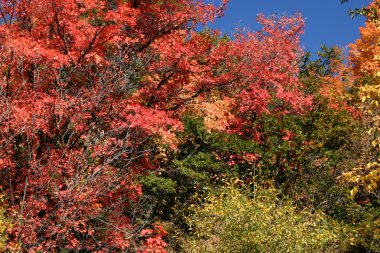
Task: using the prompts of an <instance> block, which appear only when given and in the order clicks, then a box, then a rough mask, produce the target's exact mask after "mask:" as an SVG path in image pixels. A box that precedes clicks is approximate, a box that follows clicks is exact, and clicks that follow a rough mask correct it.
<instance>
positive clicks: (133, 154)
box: [0, 0, 310, 252]
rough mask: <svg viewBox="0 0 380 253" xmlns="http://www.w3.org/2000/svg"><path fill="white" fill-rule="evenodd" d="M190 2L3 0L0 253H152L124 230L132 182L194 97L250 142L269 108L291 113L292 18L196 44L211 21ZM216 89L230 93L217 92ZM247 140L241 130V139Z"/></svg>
mask: <svg viewBox="0 0 380 253" xmlns="http://www.w3.org/2000/svg"><path fill="white" fill-rule="evenodd" d="M226 3H227V1H223V2H222V3H221V6H220V7H216V6H214V5H211V4H205V3H204V2H203V1H194V0H166V1H148V0H133V1H132V0H131V1H119V0H97V1H92V0H91V1H90V0H79V1H78V0H2V1H1V5H0V18H1V25H0V45H1V46H0V70H1V74H0V75H1V78H0V175H1V177H2V178H3V180H2V181H1V183H0V184H1V187H2V188H3V190H4V191H6V193H7V194H8V196H9V207H10V209H9V213H10V214H11V215H13V216H14V219H15V221H16V222H15V225H14V227H13V228H12V231H11V232H10V233H11V235H10V242H9V249H14V250H20V251H26V250H31V251H32V252H33V250H35V251H36V250H40V251H43V252H55V251H59V250H60V249H63V248H65V249H67V250H72V251H75V252H76V251H78V250H87V251H91V252H118V251H122V250H126V249H134V250H139V251H143V252H164V247H165V246H166V244H165V242H163V241H162V237H163V236H165V234H166V233H165V232H164V231H163V230H162V228H161V227H157V226H156V229H155V230H151V229H148V230H146V227H149V225H150V224H145V230H142V229H144V227H141V226H138V225H137V224H135V223H134V222H133V220H132V218H131V211H130V207H131V204H132V203H133V202H134V201H136V200H137V199H138V197H139V195H141V194H142V193H141V189H140V186H139V185H138V184H136V183H135V178H136V176H138V175H140V174H142V173H145V172H146V171H149V170H152V169H154V168H155V166H156V164H155V161H154V159H152V152H151V151H152V149H154V146H155V145H156V144H160V143H165V144H167V145H169V146H172V147H173V148H175V132H176V131H180V130H181V129H182V124H181V121H180V116H181V114H183V113H184V112H185V111H186V108H187V105H188V104H189V103H191V102H192V101H194V100H195V99H197V100H198V101H199V100H207V98H208V96H211V95H212V96H215V94H220V96H221V98H223V97H229V100H230V101H235V102H234V103H233V104H234V106H233V108H231V110H232V112H233V113H234V114H235V116H236V121H234V122H233V123H231V129H233V130H231V131H233V132H239V133H243V132H244V131H245V132H246V133H245V134H250V135H253V132H254V129H252V128H250V120H251V118H252V117H254V115H256V114H260V113H263V112H267V111H270V110H269V104H270V103H269V102H270V101H271V100H272V99H273V98H276V99H279V100H281V101H282V102H281V103H282V105H281V106H278V107H276V108H275V109H274V110H272V109H271V110H272V111H281V112H282V113H290V112H296V113H300V112H302V111H303V110H304V109H305V108H308V107H309V106H310V98H305V97H304V96H302V94H301V92H300V91H299V90H298V88H299V86H300V84H299V81H298V78H297V73H298V68H297V64H296V63H297V59H298V57H299V54H300V52H301V50H300V49H299V47H298V35H299V34H300V31H301V28H302V26H303V22H302V19H301V18H300V17H298V16H297V17H293V18H283V19H276V18H268V19H267V18H264V17H263V16H260V17H259V21H260V22H261V23H262V24H263V27H264V28H263V29H262V30H261V31H259V32H256V33H249V34H247V35H241V34H240V35H237V36H236V38H235V39H234V40H222V39H220V36H219V34H218V32H216V31H212V30H210V31H208V32H196V30H195V28H196V26H197V25H198V24H199V23H206V22H210V21H212V20H213V19H214V18H216V17H218V16H221V15H222V14H223V10H224V8H225V5H226ZM227 88H228V89H227ZM247 129H249V130H248V131H246V130H247Z"/></svg>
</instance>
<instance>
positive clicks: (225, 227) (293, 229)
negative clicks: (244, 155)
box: [184, 186, 342, 253]
mask: <svg viewBox="0 0 380 253" xmlns="http://www.w3.org/2000/svg"><path fill="white" fill-rule="evenodd" d="M251 195H252V194H250V193H249V192H247V191H246V190H242V189H240V190H239V189H237V188H236V186H227V187H225V188H223V189H222V191H221V192H220V193H219V194H218V195H210V196H208V197H206V199H205V202H206V203H205V204H204V205H203V206H194V207H193V211H194V213H193V215H191V216H189V217H188V222H189V224H190V226H191V228H192V236H191V237H190V238H185V239H184V241H185V243H184V249H185V251H186V252H246V253H249V252H323V251H328V252H333V251H334V250H337V248H336V247H337V246H338V243H339V239H340V238H339V236H338V234H339V232H342V231H339V229H341V227H339V225H338V224H334V223H331V222H329V221H328V219H327V217H326V216H325V215H324V214H323V213H321V212H312V211H311V210H302V211H299V210H297V209H296V207H295V206H294V205H292V203H291V201H290V200H287V199H279V198H278V192H277V191H276V190H274V189H258V190H257V191H255V192H254V196H251Z"/></svg>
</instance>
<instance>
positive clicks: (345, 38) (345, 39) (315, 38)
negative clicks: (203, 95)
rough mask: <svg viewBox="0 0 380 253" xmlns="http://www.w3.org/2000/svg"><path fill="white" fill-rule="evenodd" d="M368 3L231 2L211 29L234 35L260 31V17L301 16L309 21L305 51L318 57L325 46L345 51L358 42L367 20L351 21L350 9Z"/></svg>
mask: <svg viewBox="0 0 380 253" xmlns="http://www.w3.org/2000/svg"><path fill="white" fill-rule="evenodd" d="M214 2H217V1H214ZM369 2H370V1H369V0H350V1H349V2H348V3H345V4H341V3H340V0H316V1H312V0H303V1H302V0H230V3H229V5H228V9H227V12H226V14H225V16H224V17H222V18H221V19H218V20H216V21H215V23H214V24H212V25H210V26H211V27H213V28H218V29H219V30H221V31H222V32H223V33H226V34H231V33H233V32H234V30H235V28H248V29H249V30H257V29H258V28H259V26H258V25H257V23H256V14H258V13H264V14H266V15H270V14H273V13H277V14H279V15H283V14H288V15H291V14H294V13H296V12H300V13H302V15H303V17H305V18H306V27H305V34H304V35H303V37H302V41H301V44H302V46H303V47H304V49H305V50H306V51H311V52H312V53H315V52H316V51H318V50H319V48H320V46H321V45H322V44H325V45H327V46H334V45H337V46H340V47H346V46H347V45H348V44H349V43H351V42H354V41H355V39H357V38H359V26H362V25H363V24H364V18H363V17H356V18H354V19H352V18H351V17H350V16H349V14H348V13H347V11H348V9H349V8H355V7H361V6H363V5H364V6H366V5H367V4H368V3H369Z"/></svg>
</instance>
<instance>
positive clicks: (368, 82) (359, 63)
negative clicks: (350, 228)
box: [342, 0, 380, 197]
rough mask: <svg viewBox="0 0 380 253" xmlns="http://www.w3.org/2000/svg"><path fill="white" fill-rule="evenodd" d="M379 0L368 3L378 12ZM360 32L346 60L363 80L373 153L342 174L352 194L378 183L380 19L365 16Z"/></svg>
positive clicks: (367, 189) (370, 190)
mask: <svg viewBox="0 0 380 253" xmlns="http://www.w3.org/2000/svg"><path fill="white" fill-rule="evenodd" d="M379 3H380V0H375V1H373V2H372V3H371V4H370V6H369V7H370V8H372V9H376V10H377V13H378V15H380V9H379ZM360 34H361V38H360V39H358V40H356V42H355V44H352V45H351V46H350V47H351V51H350V61H351V63H352V66H353V67H352V70H353V72H354V74H355V75H356V78H357V79H358V80H359V79H364V80H365V83H364V85H363V86H362V87H361V89H360V91H361V101H362V111H363V112H364V115H365V120H366V123H367V126H368V129H367V134H368V137H369V139H370V145H371V146H372V147H373V149H374V151H375V157H372V158H371V159H370V161H368V163H367V164H366V165H363V166H362V167H358V168H355V169H354V170H352V171H350V172H347V173H345V174H343V175H342V178H343V179H344V180H345V181H348V182H350V183H353V184H354V185H355V186H354V188H353V189H352V191H351V195H352V196H353V197H354V196H355V195H356V194H357V192H358V190H359V186H362V187H363V188H364V190H365V191H367V192H374V191H375V190H376V189H377V188H378V185H379V183H380V108H379V102H380V43H379V42H380V20H371V19H368V20H367V21H366V23H365V26H364V27H362V28H360Z"/></svg>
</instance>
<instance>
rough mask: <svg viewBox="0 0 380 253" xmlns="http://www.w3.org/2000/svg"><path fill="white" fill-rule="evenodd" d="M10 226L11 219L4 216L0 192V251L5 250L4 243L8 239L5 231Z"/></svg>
mask: <svg viewBox="0 0 380 253" xmlns="http://www.w3.org/2000/svg"><path fill="white" fill-rule="evenodd" d="M10 226H11V221H10V220H9V219H7V218H6V217H5V208H4V201H3V196H2V195H1V194H0V252H3V251H4V250H5V244H6V241H7V239H8V237H7V234H6V231H7V229H9V228H10Z"/></svg>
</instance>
